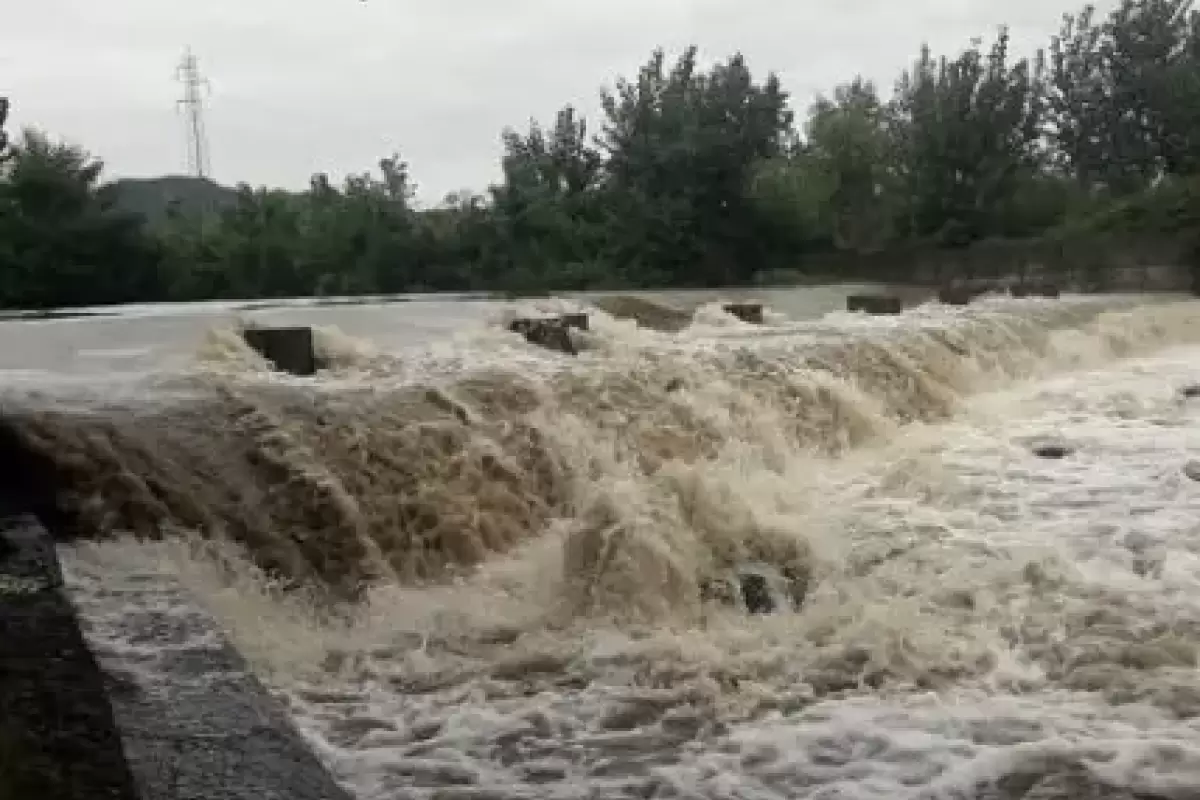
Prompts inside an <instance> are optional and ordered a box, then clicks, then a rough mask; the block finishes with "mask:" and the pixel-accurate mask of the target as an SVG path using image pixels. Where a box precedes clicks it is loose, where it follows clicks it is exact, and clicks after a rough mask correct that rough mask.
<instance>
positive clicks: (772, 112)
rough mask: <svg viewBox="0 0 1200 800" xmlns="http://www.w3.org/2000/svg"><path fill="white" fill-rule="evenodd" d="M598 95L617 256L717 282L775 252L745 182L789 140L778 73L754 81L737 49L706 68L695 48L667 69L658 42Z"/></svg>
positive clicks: (661, 272) (657, 271)
mask: <svg viewBox="0 0 1200 800" xmlns="http://www.w3.org/2000/svg"><path fill="white" fill-rule="evenodd" d="M601 102H602V107H603V109H604V116H605V122H604V126H603V131H602V135H601V139H600V141H601V145H602V148H603V151H604V153H605V155H606V157H607V160H606V164H605V172H606V175H607V177H608V185H609V188H610V189H611V190H612V192H613V193H612V194H611V195H610V198H611V203H612V207H613V211H614V213H616V214H619V215H620V216H621V218H622V221H623V223H624V227H623V230H622V234H623V236H622V240H618V241H617V242H616V243H615V246H614V247H615V251H616V252H617V253H618V254H619V255H618V259H619V260H621V261H623V262H625V263H631V264H638V263H639V262H641V264H643V265H644V266H643V267H642V268H644V269H647V270H648V271H649V272H650V273H651V274H653V275H656V276H662V278H663V279H665V280H667V281H671V282H678V283H686V284H713V285H716V284H722V283H729V282H738V281H743V280H745V279H746V278H747V277H748V276H747V271H749V270H750V269H752V267H751V265H761V264H764V263H766V262H767V261H769V260H770V255H771V254H770V252H769V244H770V243H769V242H764V241H762V239H761V238H760V237H759V236H758V234H759V233H760V228H761V226H762V224H763V220H762V219H761V218H759V217H757V216H756V208H757V206H756V204H755V203H754V202H752V201H751V199H750V198H749V197H748V192H747V190H748V187H749V184H750V182H751V180H752V178H753V176H754V174H755V170H756V167H757V166H758V164H759V163H760V162H762V161H764V160H767V159H771V158H775V157H778V156H780V155H782V154H783V153H784V149H785V145H786V143H787V142H788V140H789V134H790V128H791V124H792V113H791V111H790V110H789V108H788V95H787V92H785V91H784V90H783V88H782V86H781V85H780V82H779V79H778V77H777V76H775V75H768V76H767V78H766V80H765V81H764V82H763V83H761V84H759V83H757V82H755V81H754V79H753V76H752V74H751V72H750V69H749V67H748V66H747V64H746V61H745V58H744V57H742V56H741V55H740V54H738V55H734V56H732V57H730V58H729V59H727V60H726V61H725V62H723V63H719V64H717V65H715V66H714V67H712V68H711V69H710V70H709V71H708V72H707V73H705V72H701V71H700V69H699V68H698V65H697V50H696V48H695V47H691V48H688V49H687V50H686V51H684V53H683V54H682V55H680V57H679V58H678V60H677V61H676V62H675V64H674V65H673V66H672V67H671V68H670V69H668V68H667V65H666V57H665V55H664V53H663V51H662V50H657V51H655V52H654V54H653V55H652V56H651V58H650V60H649V61H648V62H647V63H646V64H645V65H644V66H643V67H642V68H641V70H640V71H639V73H638V76H637V78H636V79H634V80H626V79H620V80H618V81H617V83H616V86H615V88H614V89H613V90H612V91H606V92H604V93H603V94H602V96H601Z"/></svg>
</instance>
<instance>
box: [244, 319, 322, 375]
mask: <svg viewBox="0 0 1200 800" xmlns="http://www.w3.org/2000/svg"><path fill="white" fill-rule="evenodd" d="M242 338H244V339H245V340H246V344H248V345H250V346H251V347H252V348H254V350H255V351H257V352H258V354H259V355H261V356H262V357H263V358H265V359H267V360H268V361H270V362H271V363H273V364H274V365H275V367H276V368H277V369H279V370H281V371H282V372H290V373H291V374H293V375H300V376H309V375H314V374H316V371H317V367H318V364H317V356H316V350H315V348H314V346H313V332H312V328H306V327H294V328H246V329H245V330H244V331H242Z"/></svg>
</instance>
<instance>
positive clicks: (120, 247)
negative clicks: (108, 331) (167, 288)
mask: <svg viewBox="0 0 1200 800" xmlns="http://www.w3.org/2000/svg"><path fill="white" fill-rule="evenodd" d="M8 156H9V157H8V159H7V162H6V163H5V164H4V165H3V167H2V169H0V209H2V210H3V213H0V243H3V244H2V245H0V302H3V303H4V304H5V305H6V306H10V307H13V306H15V307H24V308H47V307H51V306H58V305H83V304H90V303H120V302H127V301H131V300H140V299H144V298H148V297H154V296H155V295H157V294H160V293H161V292H162V288H163V287H162V283H161V276H160V274H159V271H158V263H159V261H158V250H157V246H156V244H155V243H154V242H153V241H152V240H150V239H148V238H147V237H146V236H144V234H143V231H142V223H141V220H140V219H139V218H138V217H136V216H134V215H131V214H127V213H125V212H122V211H119V210H117V209H116V208H115V207H114V203H113V201H112V198H111V196H110V195H109V193H108V192H107V191H106V190H105V187H104V186H102V185H101V183H100V175H101V173H102V171H103V165H102V163H101V162H100V161H99V160H97V159H94V158H92V157H91V156H90V155H88V154H87V153H86V152H84V151H83V150H81V149H79V148H77V147H73V146H71V145H67V144H64V143H61V142H54V141H51V140H50V139H48V138H46V137H45V136H43V135H41V134H39V133H37V132H34V131H26V132H25V134H24V136H23V138H22V140H21V141H20V142H19V143H18V144H17V145H16V146H14V147H13V148H12V149H11V150H10V152H9V154H8Z"/></svg>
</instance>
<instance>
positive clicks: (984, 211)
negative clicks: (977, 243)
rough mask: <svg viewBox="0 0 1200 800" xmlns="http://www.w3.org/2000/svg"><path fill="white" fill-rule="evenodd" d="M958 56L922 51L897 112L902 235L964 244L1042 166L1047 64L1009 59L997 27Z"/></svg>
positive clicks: (900, 92)
mask: <svg viewBox="0 0 1200 800" xmlns="http://www.w3.org/2000/svg"><path fill="white" fill-rule="evenodd" d="M979 45H980V43H979V42H975V43H973V45H972V46H971V47H970V48H969V49H967V50H965V51H964V52H963V53H962V54H960V55H959V56H958V58H956V59H954V60H949V59H947V58H941V59H937V60H935V59H934V58H933V56H932V55H931V53H930V51H929V49H928V48H923V49H922V52H921V56H920V58H919V59H918V60H917V62H916V64H915V65H914V66H913V68H912V69H911V70H909V71H907V72H906V73H905V74H904V75H903V76H902V77H901V80H900V83H899V84H898V86H897V92H896V97H895V99H894V104H893V113H895V114H896V118H897V120H898V122H899V125H898V128H897V135H898V137H899V142H900V148H901V151H902V153H903V156H902V158H903V162H904V164H905V167H904V170H903V174H904V184H905V185H904V188H903V190H902V191H903V194H904V196H903V197H902V198H901V208H902V209H903V211H902V220H901V226H902V229H906V231H907V233H909V234H910V235H915V236H919V237H929V236H932V237H936V238H938V239H939V240H940V241H942V242H944V243H946V244H952V245H960V244H965V243H967V242H970V241H972V240H974V239H978V238H980V237H981V236H983V235H984V234H985V233H986V232H987V231H988V230H989V228H990V227H991V226H992V225H993V224H994V219H995V215H996V213H997V211H998V208H999V206H1000V203H1001V202H1002V201H1003V199H1005V198H1006V197H1009V196H1011V193H1012V191H1013V189H1014V187H1015V186H1017V185H1019V184H1020V182H1021V181H1022V178H1023V176H1025V175H1028V174H1029V173H1030V172H1032V171H1035V170H1037V169H1038V167H1039V162H1040V160H1041V159H1040V156H1041V154H1040V152H1039V148H1040V144H1041V142H1042V138H1043V129H1042V127H1043V119H1044V115H1043V101H1044V85H1043V72H1044V67H1043V62H1042V59H1041V57H1040V55H1039V56H1038V57H1037V58H1035V59H1033V60H1030V59H1020V60H1017V61H1016V62H1014V63H1011V64H1010V63H1009V54H1008V46H1009V35H1008V31H1007V30H1006V29H1003V28H1002V29H1001V30H1000V32H999V34H998V35H997V37H996V40H995V42H994V43H993V44H992V46H991V48H990V49H989V50H988V52H987V53H986V54H984V53H983V52H982V51H981V50H980V49H979Z"/></svg>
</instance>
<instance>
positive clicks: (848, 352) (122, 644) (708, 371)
mask: <svg viewBox="0 0 1200 800" xmlns="http://www.w3.org/2000/svg"><path fill="white" fill-rule="evenodd" d="M581 336H582V338H583V341H582V342H581V343H582V344H583V345H584V347H585V350H584V352H583V353H582V354H581V355H580V356H579V357H578V358H574V359H571V358H567V357H561V356H557V355H555V354H552V353H546V352H541V351H538V350H535V349H533V348H531V347H530V346H528V345H526V344H525V343H524V342H523V341H522V340H520V339H518V338H517V337H515V336H514V335H509V334H506V333H503V332H502V329H501V328H499V327H495V326H493V327H487V326H476V327H473V328H472V327H468V328H466V329H464V330H462V331H460V332H459V333H458V335H456V336H453V337H449V338H445V339H442V340H438V341H430V342H429V343H426V344H423V345H420V346H413V347H409V348H407V349H403V350H394V349H390V350H387V351H384V350H383V348H378V347H372V346H370V344H369V343H368V342H364V341H362V340H360V339H357V338H351V337H348V336H346V335H344V334H341V333H339V332H338V331H336V330H326V331H324V332H323V335H322V337H321V342H322V346H323V348H324V349H325V352H326V354H327V355H328V356H329V357H330V358H331V359H332V361H333V363H334V369H333V370H332V371H331V373H330V374H329V375H327V376H325V377H322V378H319V379H308V380H300V379H293V380H284V379H281V378H279V377H278V376H271V375H270V374H269V373H268V372H267V371H265V370H264V369H263V367H264V365H263V364H262V362H261V361H259V360H257V358H256V357H255V356H254V355H253V354H252V353H250V352H249V351H248V350H247V349H246V348H245V346H244V345H243V344H242V342H241V341H240V339H239V338H238V337H237V336H236V335H234V334H233V333H232V332H231V331H228V330H223V329H220V328H218V329H215V330H213V331H212V332H211V333H210V334H209V336H208V337H207V339H206V340H205V342H204V343H203V346H202V347H201V349H200V352H199V354H198V357H197V358H196V361H195V363H194V364H193V365H191V366H188V367H187V368H186V369H175V370H172V371H171V372H169V373H157V374H155V375H153V376H149V377H144V378H142V379H139V380H138V381H137V382H136V383H134V384H129V385H127V386H126V388H125V389H124V390H123V392H122V391H118V390H117V389H115V388H113V387H111V386H110V387H108V388H106V389H105V390H104V392H103V394H96V393H92V394H91V395H88V396H85V395H84V394H83V390H82V389H81V388H80V387H79V386H77V385H72V386H71V387H69V390H68V388H64V387H63V386H59V387H58V388H57V389H56V390H54V391H53V392H51V391H49V390H45V389H43V390H42V391H41V392H40V393H33V391H32V390H31V389H23V390H21V392H20V393H19V394H17V393H14V394H13V395H12V396H10V397H7V398H6V399H5V408H4V425H5V426H6V427H7V428H8V429H9V430H10V431H11V432H12V433H13V434H14V435H15V436H16V437H17V438H18V439H19V440H20V442H21V447H22V448H24V451H25V452H27V453H32V454H40V455H41V457H42V458H44V459H49V460H51V461H53V463H54V464H55V467H56V471H57V473H58V474H59V475H60V481H61V482H62V486H61V487H60V496H59V502H60V504H62V505H64V506H65V507H66V508H68V509H69V510H70V512H71V513H72V515H73V516H74V517H75V518H76V519H77V520H79V521H80V522H81V523H82V524H83V525H84V526H85V527H86V528H88V529H89V530H93V531H100V532H103V533H104V534H105V535H106V536H107V537H108V538H109V541H106V542H104V543H100V544H87V545H83V544H80V545H77V546H75V547H73V548H70V551H69V552H68V553H66V554H65V555H66V557H67V558H66V560H67V562H68V563H67V566H68V569H69V571H70V572H71V574H72V575H73V576H74V577H73V581H74V584H75V591H76V593H77V595H78V597H79V598H80V602H81V604H83V605H84V607H87V606H88V603H89V602H97V603H98V602H99V600H98V599H97V598H99V597H101V595H102V594H104V593H106V592H107V593H109V594H111V593H112V592H113V591H114V590H115V589H117V588H119V587H121V586H122V585H129V586H133V585H138V586H147V585H151V586H153V585H161V586H163V587H171V588H170V590H169V591H168V589H167V588H164V589H163V591H162V592H161V593H160V594H159V595H153V593H149V594H145V597H154V596H157V597H159V598H160V600H159V602H161V604H162V606H163V607H162V608H161V609H160V611H161V612H162V613H166V614H169V613H171V603H172V599H171V598H174V597H177V596H179V593H178V592H177V591H176V588H177V587H179V586H182V587H184V588H185V589H186V591H187V592H188V593H189V594H190V596H192V597H194V598H196V599H197V600H199V601H200V602H201V603H202V604H203V605H204V606H205V607H206V608H207V609H208V610H209V611H210V612H211V613H212V615H213V616H214V617H215V618H216V619H217V620H218V622H219V623H220V625H221V626H222V627H223V628H224V629H225V630H226V631H227V632H228V634H229V636H230V637H231V638H232V640H233V641H234V642H235V643H236V644H237V645H238V647H239V648H240V649H241V650H242V652H243V653H244V654H245V655H246V656H247V657H248V658H249V659H250V661H251V663H252V664H253V665H254V667H255V668H256V670H257V671H258V672H259V674H260V675H261V676H262V678H263V679H264V680H265V681H266V682H267V683H268V684H269V685H270V686H271V687H272V688H273V689H274V690H276V691H278V692H279V693H280V694H281V695H282V696H283V697H284V698H285V699H286V702H287V703H288V705H289V707H290V709H291V711H292V713H293V714H294V717H295V719H296V720H297V723H298V724H299V725H300V727H301V728H302V729H303V731H304V732H305V733H306V735H307V736H308V737H309V738H310V740H311V741H312V742H313V743H314V746H315V747H316V749H317V751H318V752H319V753H320V755H321V756H322V757H323V758H324V759H326V760H327V762H328V763H329V764H330V765H331V766H332V768H333V770H334V771H335V773H336V774H337V775H338V777H339V778H341V779H342V780H344V781H345V782H346V783H347V785H349V786H350V787H351V788H352V789H353V790H354V791H355V792H356V793H357V794H358V795H359V796H360V797H362V798H370V799H371V800H374V799H375V798H380V799H381V800H382V798H397V799H400V798H429V799H432V798H441V799H442V800H450V799H451V798H455V799H461V800H467V799H468V798H471V799H473V800H484V798H487V799H488V800H518V799H519V798H530V799H532V798H539V799H540V798H545V799H546V800H550V799H551V798H553V799H554V800H574V799H575V798H595V799H596V800H605V799H607V798H613V799H614V800H615V799H616V798H625V797H628V798H653V797H658V798H696V799H697V800H698V799H699V798H706V799H707V798H711V799H712V800H725V799H727V798H737V799H739V800H784V799H785V798H789V799H790V798H823V799H824V800H833V799H834V798H839V799H840V798H846V799H849V798H855V799H863V800H865V799H866V798H872V799H874V798H879V799H880V800H883V798H889V799H890V798H930V799H932V798H958V799H961V800H968V799H971V798H981V799H983V798H987V799H988V800H1010V799H1011V800H1016V799H1017V798H1029V799H1030V800H1032V799H1033V798H1039V799H1040V800H1049V798H1096V799H1099V798H1106V799H1108V800H1112V799H1115V798H1129V799H1130V800H1132V798H1194V797H1197V796H1200V672H1198V670H1197V658H1198V648H1200V483H1195V482H1193V480H1192V479H1191V478H1189V477H1188V475H1187V472H1188V471H1189V470H1186V469H1185V467H1186V466H1187V464H1188V462H1189V459H1190V457H1192V456H1193V455H1195V454H1197V453H1198V452H1200V399H1196V400H1189V399H1187V398H1186V397H1184V396H1183V395H1182V394H1181V393H1180V391H1179V390H1180V387H1181V386H1183V385H1185V384H1188V383H1192V382H1197V381H1200V303H1197V302H1190V301H1189V302H1162V301H1148V300H1146V299H1144V298H1141V299H1139V298H1113V297H1106V298H1067V299H1064V300H1062V301H1046V300H1009V299H1003V300H1001V299H997V300H987V301H984V302H981V303H978V304H976V305H973V306H971V307H968V308H965V309H954V308H945V307H941V306H936V305H930V306H922V307H918V308H916V309H913V310H910V311H908V312H906V313H905V314H903V315H901V316H899V317H894V318H885V317H857V316H850V315H845V314H839V313H833V314H829V315H826V316H824V317H822V318H820V319H816V320H810V321H806V322H796V321H789V320H788V319H787V318H785V317H783V316H781V315H779V314H775V315H769V317H768V324H767V325H765V326H750V325H745V324H743V323H741V322H739V321H737V320H734V319H732V318H731V317H728V316H726V315H724V314H723V313H722V312H720V310H719V308H714V307H705V308H701V309H700V310H699V311H697V313H696V321H695V322H694V323H693V324H692V325H691V326H690V327H688V328H686V329H684V330H683V331H679V332H674V333H671V332H655V331H652V330H645V329H641V328H637V327H635V326H633V325H632V324H630V323H624V322H620V321H617V320H614V319H612V318H610V317H607V316H605V315H603V314H597V315H596V316H595V318H594V320H593V331H592V332H590V333H588V334H581ZM1044 442H1052V443H1055V444H1058V445H1061V446H1062V448H1063V450H1064V452H1065V455H1064V457H1062V458H1058V459H1043V458H1039V457H1037V456H1036V455H1034V454H1033V453H1032V452H1031V449H1032V448H1034V447H1036V445H1038V444H1039V443H1044ZM1190 471H1192V472H1197V474H1198V475H1200V471H1198V470H1190ZM130 533H132V534H134V535H136V537H137V538H136V539H135V538H131V536H130ZM162 533H165V534H166V538H165V539H162V540H161V541H156V542H152V543H150V542H147V541H145V540H147V539H155V538H159V537H160V535H161V534H162ZM748 572H752V573H754V574H757V575H760V576H762V579H763V583H764V584H765V585H766V586H767V587H768V590H769V591H770V592H771V593H773V597H774V599H775V602H776V605H777V607H778V611H777V612H776V613H771V614H763V615H752V614H748V613H747V609H746V608H745V605H744V603H743V601H742V600H741V599H740V597H739V593H738V592H737V591H736V587H737V585H738V580H739V576H741V575H744V574H745V573H748ZM267 576H270V577H267ZM721 586H725V587H727V588H728V587H734V590H732V591H726V592H725V593H724V599H722V592H721V591H719V587H721ZM714 587H716V588H714ZM142 602H153V601H150V600H145V599H143V601H142ZM93 636H95V637H97V638H98V639H107V641H105V642H104V646H105V647H107V648H110V649H113V648H115V649H118V650H119V649H121V648H126V649H129V650H131V651H132V650H136V649H137V648H138V647H141V646H143V645H140V644H139V643H138V642H137V641H135V639H136V637H135V636H133V634H131V633H129V632H128V631H125V630H124V629H123V628H122V627H121V626H120V625H118V624H116V623H113V624H110V625H107V626H105V625H99V626H98V627H97V628H96V630H95V631H94V632H93ZM143 660H144V659H143Z"/></svg>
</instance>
